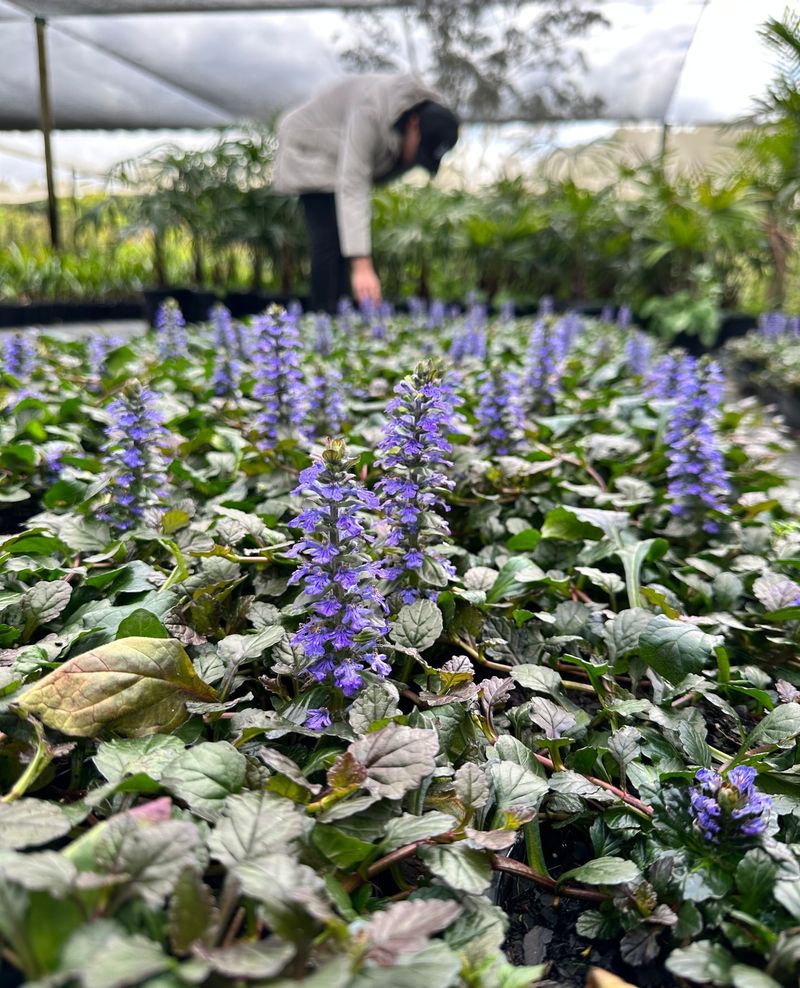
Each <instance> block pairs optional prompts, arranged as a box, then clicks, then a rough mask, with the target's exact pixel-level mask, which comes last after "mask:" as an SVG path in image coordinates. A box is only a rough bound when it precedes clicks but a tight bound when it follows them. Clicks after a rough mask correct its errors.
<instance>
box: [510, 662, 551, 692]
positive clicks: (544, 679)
mask: <svg viewBox="0 0 800 988" xmlns="http://www.w3.org/2000/svg"><path fill="white" fill-rule="evenodd" d="M509 675H510V676H511V678H512V679H513V680H515V681H516V682H518V683H519V685H520V686H524V687H525V689H527V690H534V691H535V692H537V693H547V694H548V696H553V695H554V694H557V693H560V692H561V676H560V675H559V674H558V673H557V672H556V670H555V669H551V668H550V667H549V666H534V665H531V664H529V663H525V664H524V665H519V666H514V668H513V669H512V670H511V672H510V673H509Z"/></svg>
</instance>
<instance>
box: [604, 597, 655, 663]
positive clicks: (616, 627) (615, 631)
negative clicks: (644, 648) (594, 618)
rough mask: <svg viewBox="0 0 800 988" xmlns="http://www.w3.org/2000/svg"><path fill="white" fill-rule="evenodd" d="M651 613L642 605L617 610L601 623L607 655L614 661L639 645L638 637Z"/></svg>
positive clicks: (646, 624)
mask: <svg viewBox="0 0 800 988" xmlns="http://www.w3.org/2000/svg"><path fill="white" fill-rule="evenodd" d="M652 617H653V615H652V614H651V613H650V612H649V611H646V610H644V608H642V607H631V608H629V609H627V610H624V611H619V612H618V613H617V614H615V615H614V617H613V618H612V619H611V620H610V621H607V622H606V623H605V624H604V625H603V632H602V633H603V638H604V639H605V642H606V647H607V648H608V657H609V659H610V660H611V661H612V662H614V661H616V660H617V659H621V658H622V657H623V656H624V655H626V654H627V653H629V652H632V651H634V650H636V649H638V647H639V638H640V636H641V634H642V632H643V631H644V630H645V628H647V627H648V625H649V624H650V621H651V619H652Z"/></svg>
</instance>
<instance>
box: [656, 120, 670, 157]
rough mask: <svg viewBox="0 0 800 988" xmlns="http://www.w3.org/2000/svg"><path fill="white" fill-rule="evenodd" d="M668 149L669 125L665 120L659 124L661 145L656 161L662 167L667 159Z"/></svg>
mask: <svg viewBox="0 0 800 988" xmlns="http://www.w3.org/2000/svg"><path fill="white" fill-rule="evenodd" d="M668 147H669V124H668V123H667V121H666V120H665V121H664V122H663V123H662V124H661V145H660V147H659V150H658V160H659V161H660V162H661V164H662V165H663V164H664V162H665V161H666V158H667V150H668Z"/></svg>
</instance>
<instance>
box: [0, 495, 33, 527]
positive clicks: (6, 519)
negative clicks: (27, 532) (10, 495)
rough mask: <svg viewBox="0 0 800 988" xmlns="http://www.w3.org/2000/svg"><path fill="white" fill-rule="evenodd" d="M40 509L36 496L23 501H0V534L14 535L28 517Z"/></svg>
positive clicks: (24, 525) (24, 524)
mask: <svg viewBox="0 0 800 988" xmlns="http://www.w3.org/2000/svg"><path fill="white" fill-rule="evenodd" d="M41 510H42V503H41V501H40V500H39V498H38V497H29V498H26V499H25V500H24V501H0V535H15V534H16V533H17V532H21V531H23V530H24V529H25V527H26V525H27V522H28V519H29V518H32V517H33V515H35V514H38V513H39V512H40V511H41Z"/></svg>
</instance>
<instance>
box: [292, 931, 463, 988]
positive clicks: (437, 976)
mask: <svg viewBox="0 0 800 988" xmlns="http://www.w3.org/2000/svg"><path fill="white" fill-rule="evenodd" d="M460 970H461V960H460V958H459V957H458V955H457V954H455V953H454V952H453V951H452V950H451V949H450V948H449V947H448V946H447V944H445V943H442V942H441V941H438V940H435V941H433V942H432V943H429V944H428V946H427V947H425V949H424V950H420V951H419V953H417V954H401V955H400V956H399V957H398V958H397V960H396V961H395V962H394V964H393V965H392V966H391V967H379V966H378V965H375V966H374V967H373V966H369V965H367V966H365V967H364V968H362V970H361V971H359V973H358V974H357V975H356V977H355V978H354V979H353V980H352V981H348V982H347V988H419V986H420V985H421V984H428V985H435V986H436V988H455V985H456V984H458V983H459V981H460V980H461V979H460V977H459V971H460ZM351 977H352V975H351ZM304 985H305V982H304ZM280 988H288V985H287V986H283V985H281V986H280ZM315 988H323V984H320V985H319V986H315ZM324 988H328V984H327V982H326V983H325V984H324ZM331 988H334V986H333V985H332V986H331Z"/></svg>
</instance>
